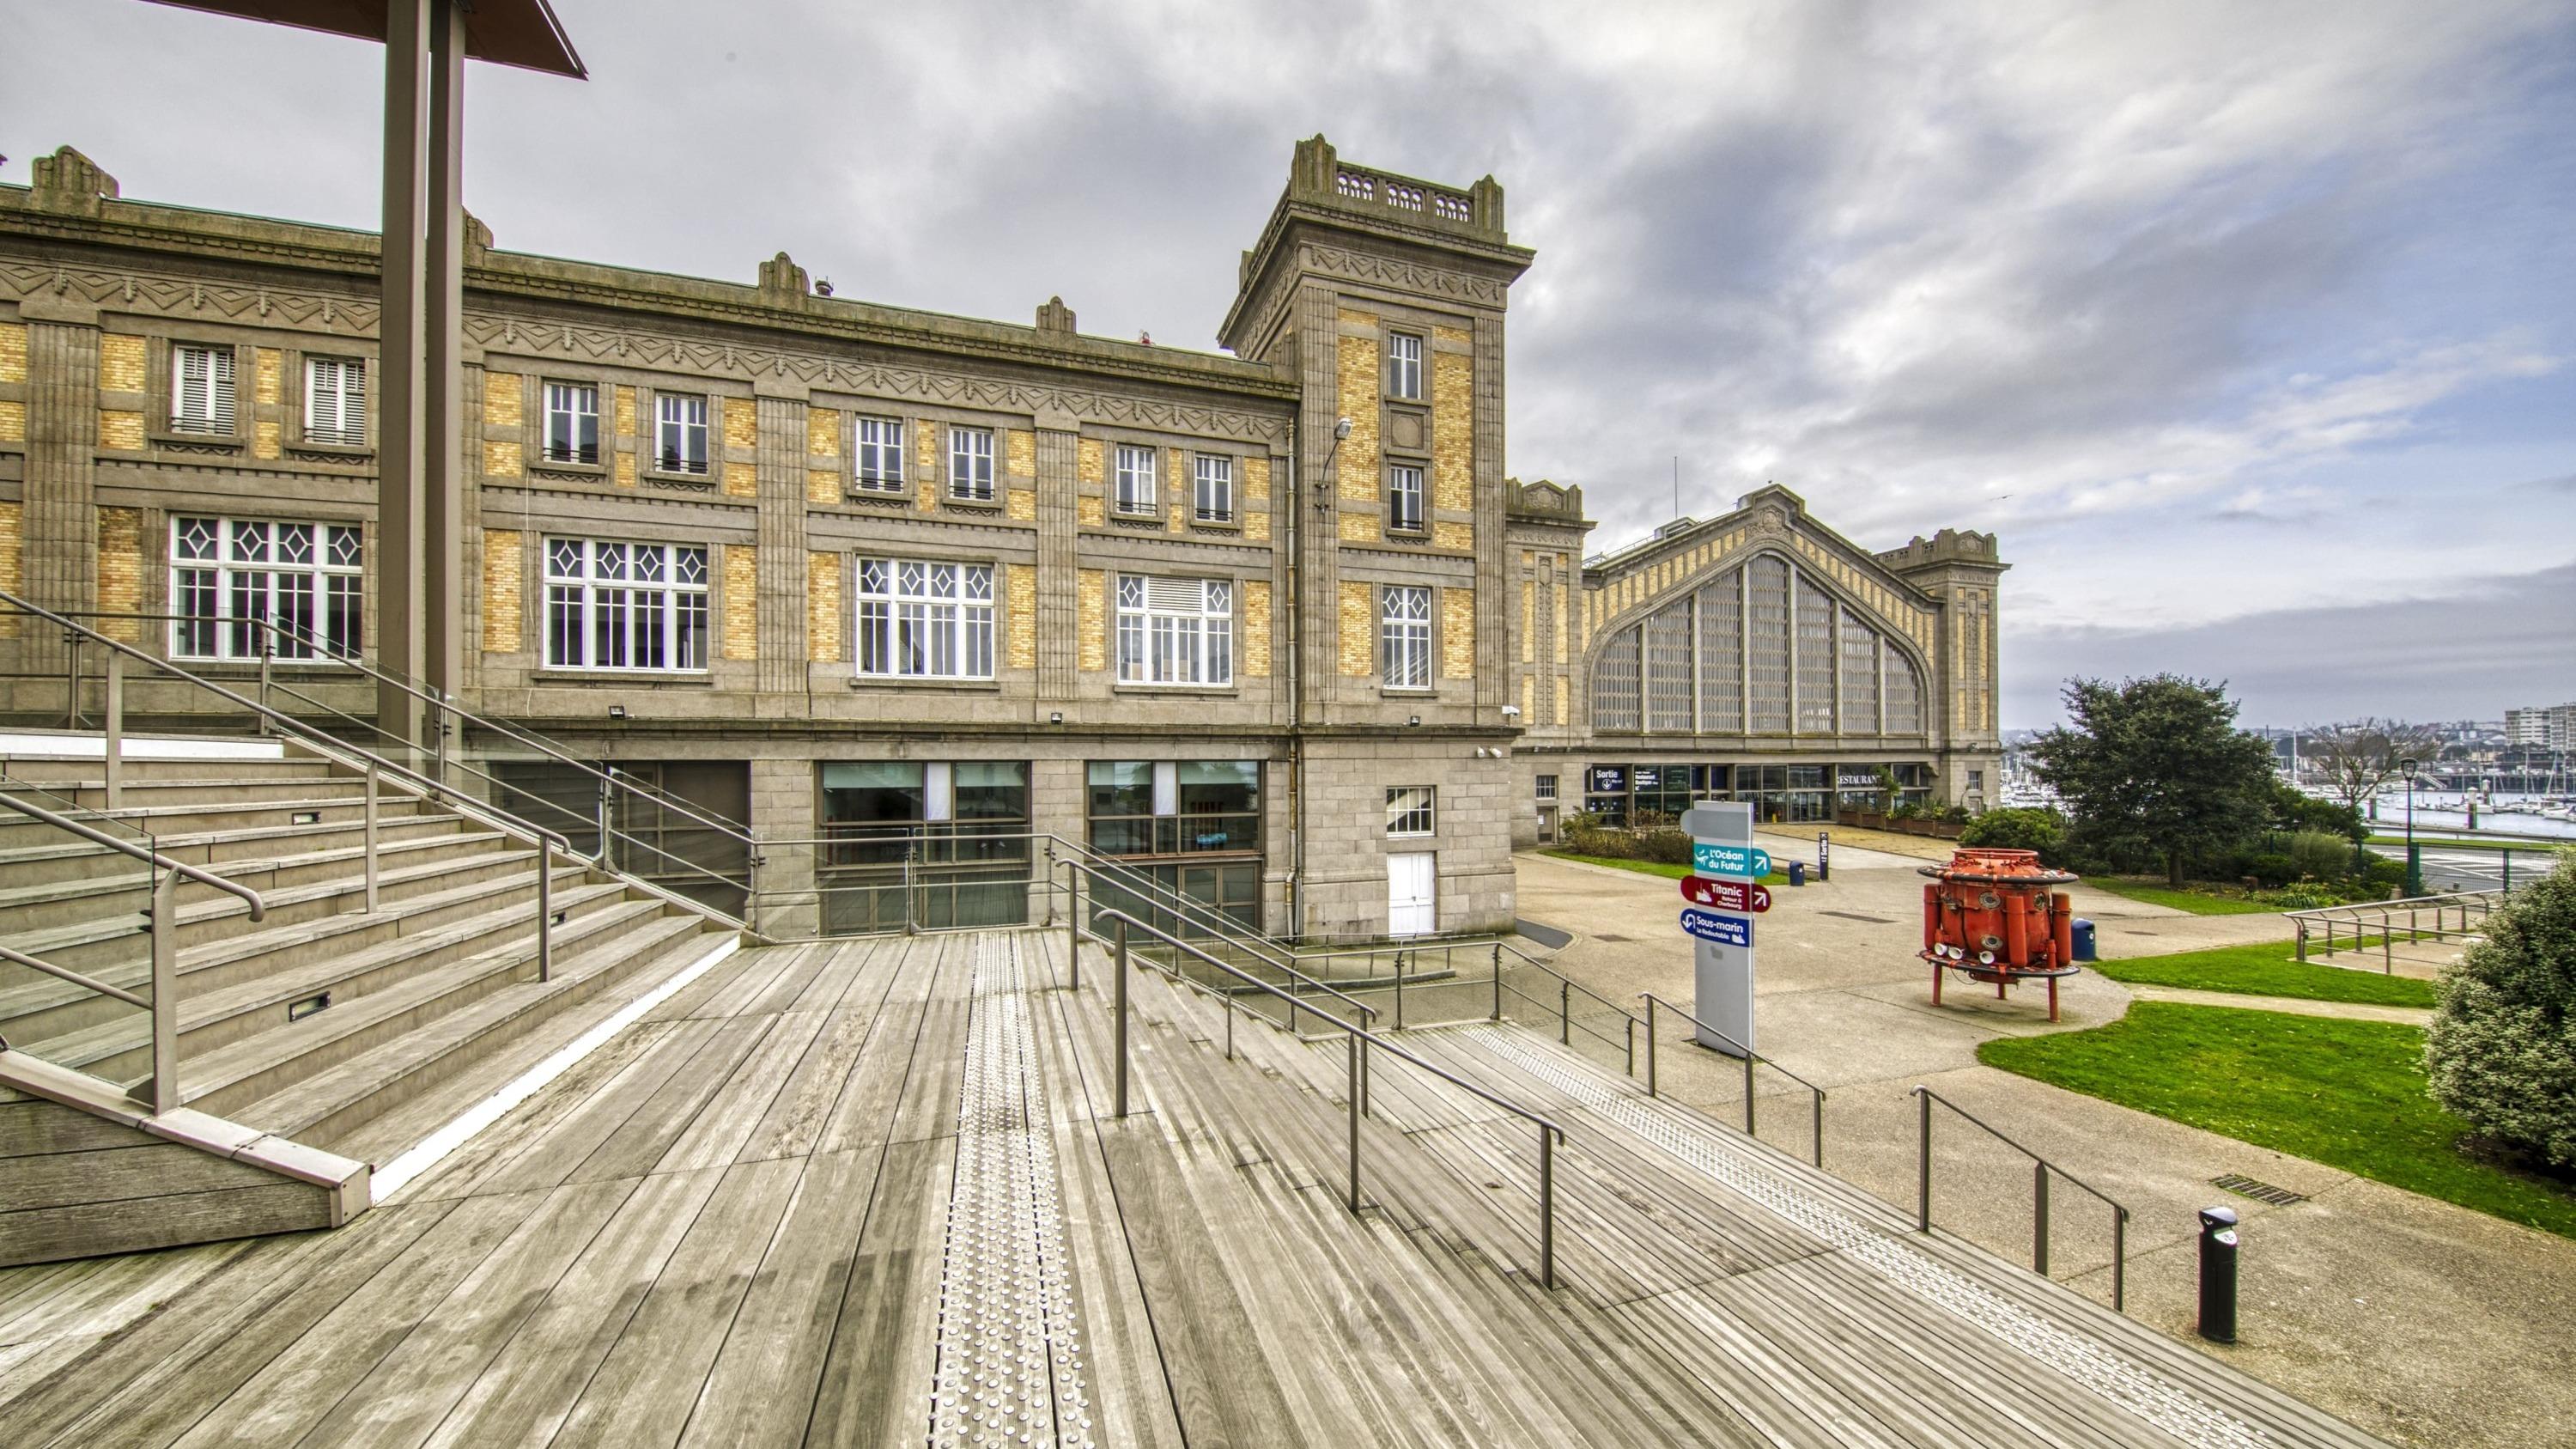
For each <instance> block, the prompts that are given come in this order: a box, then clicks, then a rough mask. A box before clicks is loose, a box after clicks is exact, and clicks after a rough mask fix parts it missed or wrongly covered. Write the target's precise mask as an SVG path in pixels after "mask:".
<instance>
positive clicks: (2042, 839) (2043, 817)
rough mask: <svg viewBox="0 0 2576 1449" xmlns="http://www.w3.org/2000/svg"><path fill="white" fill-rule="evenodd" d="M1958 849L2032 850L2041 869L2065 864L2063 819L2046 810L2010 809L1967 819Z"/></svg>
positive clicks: (1960, 833)
mask: <svg viewBox="0 0 2576 1449" xmlns="http://www.w3.org/2000/svg"><path fill="white" fill-rule="evenodd" d="M1959 843H1960V844H1961V845H1973V846H1983V847H1986V848H1989V849H1994V850H2035V851H2038V852H2039V863H2040V864H2042V865H2064V864H2065V863H2066V817H2065V816H2063V815H2060V814H2058V813H2057V812H2056V811H2054V810H2051V809H2049V808H2047V807H2046V806H2027V805H2010V806H2006V807H2004V808H2002V809H2000V810H1988V811H1986V812H1985V813H1983V814H1981V815H1976V816H1973V817H1971V818H1970V819H1969V821H1968V824H1967V827H1966V828H1965V829H1963V830H1961V831H1960V832H1959Z"/></svg>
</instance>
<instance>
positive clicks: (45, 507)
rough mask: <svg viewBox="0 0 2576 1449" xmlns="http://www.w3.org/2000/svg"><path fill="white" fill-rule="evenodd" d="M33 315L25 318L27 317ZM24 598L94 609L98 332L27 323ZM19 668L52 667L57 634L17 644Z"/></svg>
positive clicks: (92, 327)
mask: <svg viewBox="0 0 2576 1449" xmlns="http://www.w3.org/2000/svg"><path fill="white" fill-rule="evenodd" d="M33 310H34V309H33V308H30V309H29V311H30V312H33ZM27 324H28V325H27V464H26V467H27V472H26V491H25V498H26V511H25V516H24V521H23V524H22V527H23V529H24V544H23V547H24V549H25V559H26V564H25V567H24V569H23V571H22V573H21V578H22V580H23V584H24V587H25V589H26V597H27V598H28V599H29V600H31V601H32V602H34V603H37V604H40V605H42V606H44V607H45V608H48V609H53V610H57V611H61V612H71V611H78V610H85V609H92V608H96V607H97V604H98V336H99V332H98V324H97V321H96V319H95V317H94V316H93V317H90V318H87V319H73V318H66V319H62V320H54V319H50V318H40V317H37V316H32V315H31V316H29V317H28V319H27ZM21 637H22V640H23V642H22V643H21V644H20V646H19V647H20V648H21V649H22V650H23V651H24V653H23V654H22V656H21V659H22V662H23V663H24V665H25V666H26V667H27V668H28V669H30V670H32V671H36V672H40V673H42V672H49V671H50V670H51V669H53V668H55V667H58V666H59V662H60V660H61V658H62V652H63V644H62V635H61V633H60V631H58V630H54V629H30V630H27V631H26V632H25V633H24V634H23V635H22V636H21Z"/></svg>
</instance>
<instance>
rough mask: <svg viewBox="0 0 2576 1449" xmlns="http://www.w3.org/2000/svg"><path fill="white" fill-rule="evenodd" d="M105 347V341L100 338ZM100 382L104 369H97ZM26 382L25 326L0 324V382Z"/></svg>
mask: <svg viewBox="0 0 2576 1449" xmlns="http://www.w3.org/2000/svg"><path fill="white" fill-rule="evenodd" d="M99 340H100V344H101V345H102V346H104V345H105V343H106V339H105V338H101V339H99ZM99 372H100V378H99V380H100V381H101V382H105V381H106V368H104V367H101V368H100V369H99ZM26 380H27V324H26V323H24V322H0V382H25V381H26Z"/></svg>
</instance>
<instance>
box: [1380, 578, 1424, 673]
mask: <svg viewBox="0 0 2576 1449" xmlns="http://www.w3.org/2000/svg"><path fill="white" fill-rule="evenodd" d="M1378 662H1379V668H1380V676H1379V677H1380V678H1381V679H1382V680H1383V681H1384V683H1385V685H1386V687H1387V688H1389V689H1429V688H1430V687H1431V591H1430V590H1429V589H1425V588H1387V589H1380V590H1379V591H1378Z"/></svg>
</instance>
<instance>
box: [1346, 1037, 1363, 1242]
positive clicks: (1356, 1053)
mask: <svg viewBox="0 0 2576 1449" xmlns="http://www.w3.org/2000/svg"><path fill="white" fill-rule="evenodd" d="M1342 1043H1343V1049H1344V1053H1345V1056H1346V1061H1345V1062H1344V1070H1345V1071H1346V1072H1347V1073H1348V1074H1349V1085H1348V1088H1347V1091H1346V1095H1347V1096H1349V1098H1350V1102H1351V1211H1352V1212H1355V1213H1356V1212H1358V1211H1359V1210H1360V1038H1359V1034H1358V1033H1357V1032H1346V1033H1344V1034H1343V1036H1342Z"/></svg>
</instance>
